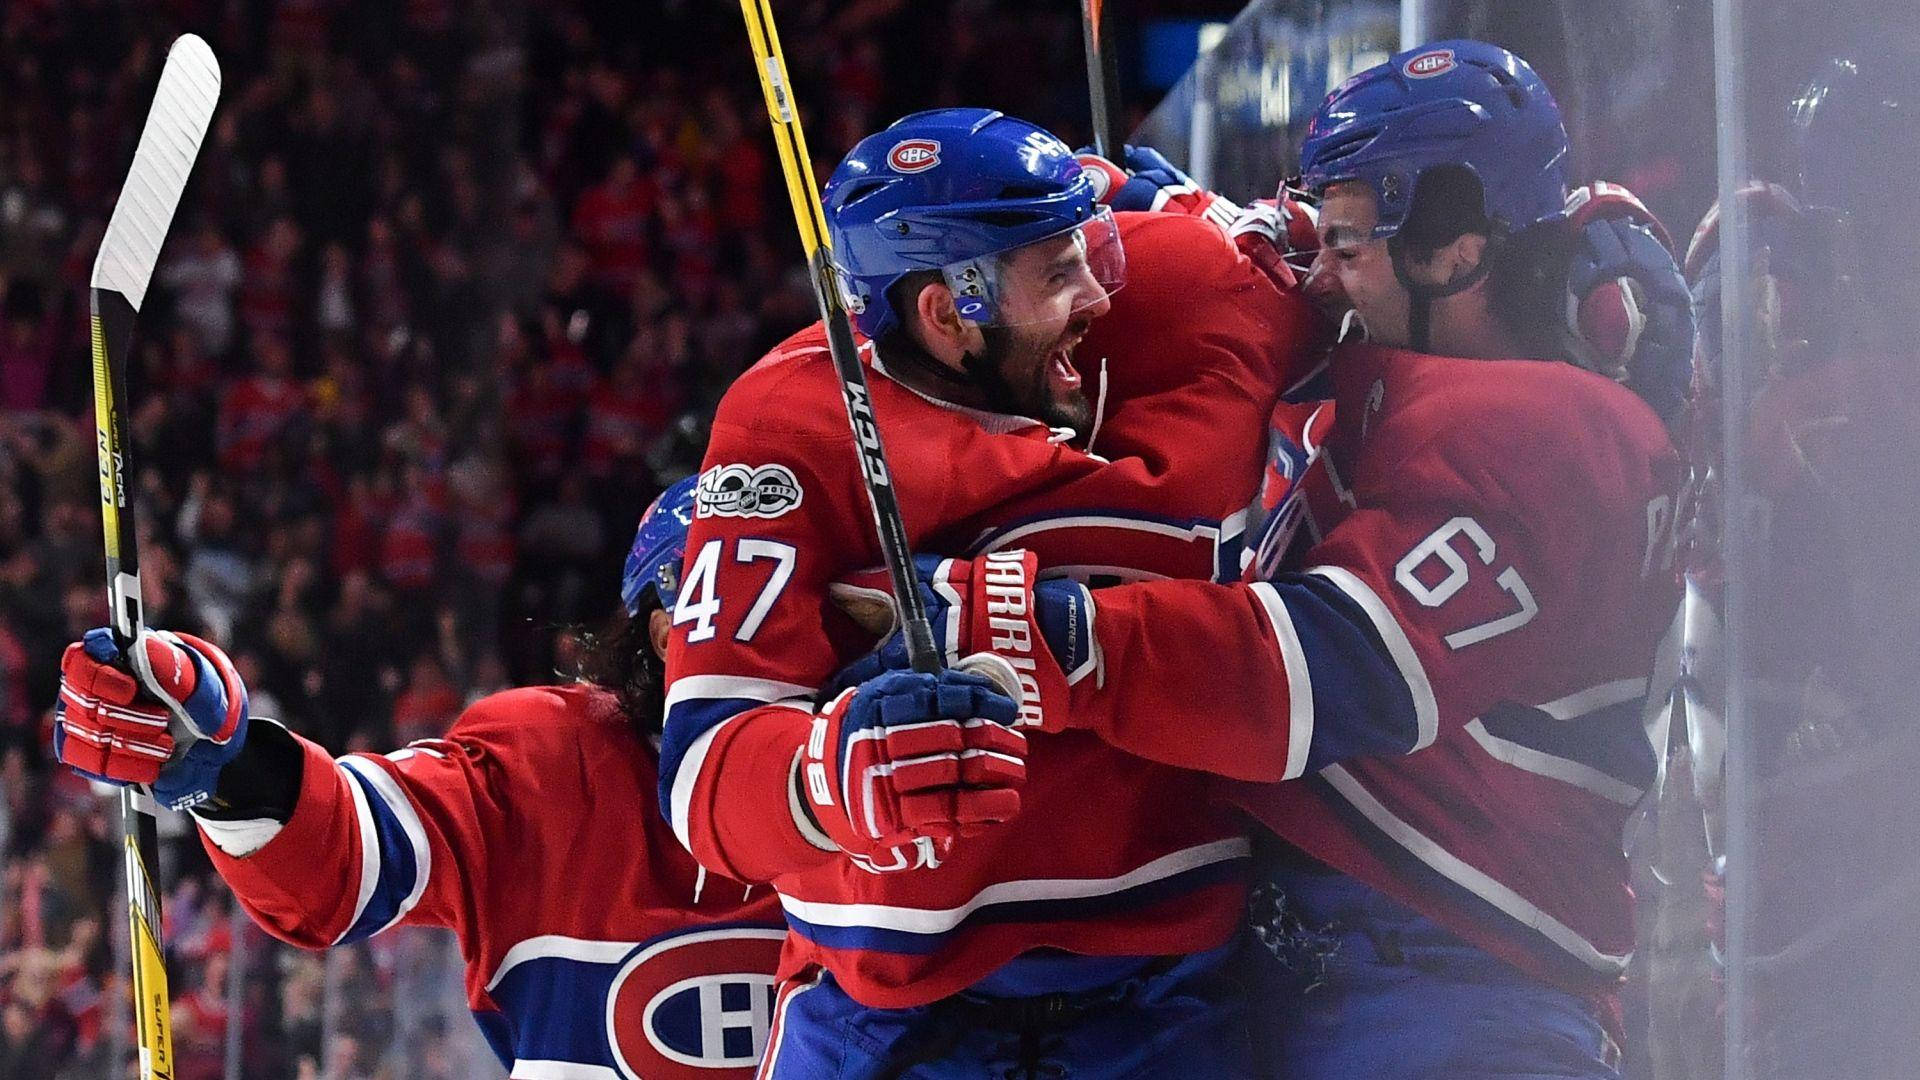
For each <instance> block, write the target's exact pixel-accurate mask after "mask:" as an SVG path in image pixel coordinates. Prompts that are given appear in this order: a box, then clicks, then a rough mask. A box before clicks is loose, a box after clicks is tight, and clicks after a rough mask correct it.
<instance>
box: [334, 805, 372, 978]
mask: <svg viewBox="0 0 1920 1080" xmlns="http://www.w3.org/2000/svg"><path fill="white" fill-rule="evenodd" d="M335 780H336V782H337V783H341V784H345V785H346V788H347V795H348V796H349V797H350V798H352V799H353V816H354V818H355V820H357V821H358V822H359V823H360V889H359V893H358V895H357V896H356V897H355V898H354V901H353V914H352V915H351V916H349V917H348V918H347V922H346V925H345V926H342V927H341V928H340V933H339V935H338V936H336V937H335V938H334V939H333V944H335V945H338V944H340V942H341V941H342V940H343V939H344V938H345V937H346V936H347V934H348V933H349V932H351V931H352V930H353V928H354V927H355V926H356V925H358V924H359V922H360V916H361V915H362V914H363V913H364V912H365V911H366V910H367V901H369V900H371V899H373V889H374V886H375V885H378V884H379V883H380V835H379V833H377V832H375V831H374V827H373V809H372V808H371V807H369V806H368V805H367V794H366V791H365V790H364V789H363V788H361V786H360V785H359V783H357V782H356V781H355V780H354V779H353V778H352V777H350V776H347V775H345V774H344V773H341V774H337V775H336V777H335Z"/></svg>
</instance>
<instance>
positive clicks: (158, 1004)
mask: <svg viewBox="0 0 1920 1080" xmlns="http://www.w3.org/2000/svg"><path fill="white" fill-rule="evenodd" d="M219 99H220V64H219V62H218V61H216V60H215V59H214V57H213V50H211V49H209V48H207V43H206V42H204V41H202V40H200V39H199V38H198V37H195V36H194V35H192V34H185V35H182V36H181V37H179V38H178V39H176V40H175V41H174V43H173V47H172V48H171V49H170V50H168V52H167V63H166V66H165V67H164V68H163V69H162V70H161V72H160V86H159V89H157V90H155V91H154V96H153V107H152V108H151V109H150V110H149V111H148V113H147V124H146V127H144V128H142V129H141V132H140V143H139V146H138V147H136V148H135V150H134V153H133V166H132V167H131V168H130V169H128V170H127V181H126V184H125V185H124V186H123V187H121V189H120V199H119V201H118V202H116V203H115V204H114V207H113V216H112V218H110V219H109V220H108V222H107V231H106V234H105V235H104V236H103V237H101V240H100V254H99V255H98V257H96V258H95V259H94V263H93V280H92V289H91V307H92V315H93V320H92V321H93V326H92V330H93V334H92V339H93V405H94V414H93V415H94V431H95V436H96V437H95V446H96V448H97V450H98V451H99V456H100V522H101V525H102V526H103V528H104V531H105V533H106V552H107V601H108V605H109V607H110V609H111V617H112V622H113V636H114V639H115V641H116V642H117V643H118V644H119V646H120V650H121V652H122V653H123V654H124V655H125V656H126V657H127V659H128V661H129V662H130V663H131V664H132V665H133V667H134V669H135V671H136V672H137V673H138V674H139V675H140V677H141V681H142V682H143V683H146V684H148V685H151V684H152V672H151V671H148V670H146V667H147V661H146V652H145V650H142V649H138V648H135V647H134V643H135V641H136V639H138V637H139V636H140V629H141V626H142V622H143V616H142V613H141V610H140V548H139V542H138V539H137V537H136V535H135V531H134V520H133V507H132V503H131V501H130V498H129V489H130V488H131V487H132V486H133V485H132V483H131V482H130V481H129V477H130V476H131V475H132V472H133V461H132V456H131V455H132V448H131V445H130V444H129V442H128V439H127V420H126V401H127V378H126V367H127V358H128V350H129V349H130V348H131V347H132V342H133V322H134V318H135V316H136V315H138V314H139V311H140V305H141V303H142V302H143V301H145V299H146V296H147V284H148V283H149V282H150V281H152V280H153V267H154V263H155V262H156V261H158V259H159V257H160V245H161V244H162V243H163V242H165V240H166V238H167V227H168V226H169V225H170V224H171V223H172V221H173V212H174V210H175V208H177V207H178V206H179V205H180V193H181V191H182V190H183V189H184V188H185V187H186V185H187V175H188V174H189V173H191V172H192V171H193V161H194V158H195V157H197V156H198V155H199V153H200V141H201V139H203V138H204V137H205V136H206V133H207V124H208V122H209V121H210V120H211V119H212V118H213V108H214V105H215V104H216V103H218V101H219ZM163 700H164V698H163ZM138 798H139V796H137V795H136V794H135V792H134V790H133V789H132V788H131V787H127V788H122V789H121V792H120V824H121V829H122V831H123V833H124V840H123V845H122V847H123V854H124V862H125V867H126V876H127V918H128V923H129V929H130V932H131V935H132V946H133V952H132V958H133V1015H134V1028H135V1036H136V1039H137V1041H138V1045H139V1051H140V1077H141V1080H171V1078H172V1076H173V1034H172V1029H171V1025H170V1024H169V1021H168V1016H167V1003H168V998H167V968H166V961H165V959H164V958H163V956H162V953H161V948H160V930H161V923H160V893H159V891H158V890H157V889H155V888H154V885H153V877H152V868H153V867H154V866H155V865H156V858H157V854H158V847H159V842H158V840H157V838H156V836H155V830H154V821H153V817H152V815H151V813H150V812H149V810H147V809H146V808H143V807H142V806H141V805H140V803H139V802H138V801H137V799H138Z"/></svg>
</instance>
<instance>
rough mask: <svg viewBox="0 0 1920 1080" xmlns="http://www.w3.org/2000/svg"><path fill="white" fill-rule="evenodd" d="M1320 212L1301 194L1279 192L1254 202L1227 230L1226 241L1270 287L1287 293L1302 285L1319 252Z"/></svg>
mask: <svg viewBox="0 0 1920 1080" xmlns="http://www.w3.org/2000/svg"><path fill="white" fill-rule="evenodd" d="M1319 229H1320V211H1319V208H1317V207H1316V206H1314V205H1313V202H1312V201H1311V199H1309V197H1308V196H1307V195H1306V194H1305V193H1304V192H1299V191H1293V190H1291V189H1289V188H1284V187H1283V188H1281V189H1280V194H1279V196H1278V197H1276V198H1272V199H1255V200H1254V201H1253V202H1252V203H1251V204H1249V205H1248V206H1247V207H1246V209H1244V210H1242V211H1240V216H1238V217H1236V218H1234V219H1233V221H1232V222H1231V223H1229V224H1228V226H1227V238H1228V239H1229V240H1232V241H1233V246H1234V247H1236V248H1239V249H1240V254H1242V255H1245V256H1246V257H1247V258H1249V259H1251V260H1253V264H1254V265H1255V266H1258V267H1259V268H1260V269H1261V270H1263V271H1265V272H1266V274H1267V276H1268V277H1270V278H1272V279H1273V280H1274V283H1275V284H1277V285H1279V286H1280V287H1281V288H1283V289H1291V288H1293V287H1294V286H1296V285H1298V284H1299V283H1300V282H1301V281H1303V280H1304V279H1305V278H1306V276H1307V270H1308V268H1309V267H1310V266H1312V264H1313V257H1314V255H1315V254H1317V253H1318V252H1319V251H1320V232H1319Z"/></svg>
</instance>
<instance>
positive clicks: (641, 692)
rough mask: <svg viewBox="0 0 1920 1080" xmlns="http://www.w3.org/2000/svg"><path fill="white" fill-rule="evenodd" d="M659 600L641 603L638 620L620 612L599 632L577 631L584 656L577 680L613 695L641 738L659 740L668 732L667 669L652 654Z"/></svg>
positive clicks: (576, 666) (577, 667)
mask: <svg viewBox="0 0 1920 1080" xmlns="http://www.w3.org/2000/svg"><path fill="white" fill-rule="evenodd" d="M659 610H660V603H659V601H657V600H650V601H648V602H646V603H643V604H642V605H641V607H640V611H639V613H638V614H635V615H631V616H629V615H627V614H626V613H625V612H622V613H620V614H618V615H615V616H613V617H612V618H610V619H608V620H607V621H606V622H604V623H602V624H601V625H600V627H599V628H598V629H595V630H589V629H586V628H585V627H581V628H579V629H578V630H577V631H576V633H577V634H578V635H579V638H580V655H579V659H578V660H577V661H576V662H575V664H574V670H573V677H574V678H576V679H579V680H581V681H583V682H590V683H592V684H594V685H595V686H598V687H600V688H601V689H603V690H606V691H608V692H610V693H611V694H613V696H614V697H615V698H616V699H617V700H618V701H619V702H620V709H621V711H622V712H625V713H626V714H627V718H628V719H630V720H632V721H633V727H634V730H635V731H637V732H639V733H640V734H641V735H658V734H660V732H661V730H662V729H663V727H664V726H665V717H664V716H663V713H664V712H665V710H666V687H667V664H666V661H664V660H662V659H660V657H659V656H657V655H655V653H654V651H653V634H652V632H651V630H650V626H651V623H652V615H653V613H654V612H656V611H659Z"/></svg>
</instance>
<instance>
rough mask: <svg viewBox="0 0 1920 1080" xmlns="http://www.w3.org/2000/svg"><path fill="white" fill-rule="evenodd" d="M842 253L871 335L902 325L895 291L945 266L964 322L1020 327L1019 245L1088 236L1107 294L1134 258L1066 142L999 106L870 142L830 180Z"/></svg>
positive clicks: (909, 122) (928, 116)
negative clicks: (1012, 275)
mask: <svg viewBox="0 0 1920 1080" xmlns="http://www.w3.org/2000/svg"><path fill="white" fill-rule="evenodd" d="M824 201H825V207H826V213H827V227H828V229H829V231H830V233H831V238H832V243H833V256H834V261H835V264H836V265H837V266H838V268H839V271H840V278H841V283H842V286H843V288H844V289H845V291H846V293H847V306H848V310H849V311H851V312H852V313H853V315H854V322H855V325H857V326H858V327H859V328H860V332H861V333H863V334H865V335H867V337H869V338H879V337H881V336H883V335H885V334H886V333H887V332H888V331H889V330H892V329H893V328H894V327H895V326H897V325H898V324H899V313H897V312H895V311H894V310H893V305H892V304H891V303H890V302H889V301H888V298H887V290H888V289H889V288H891V287H892V286H893V284H894V283H895V282H897V281H899V280H900V279H901V278H902V277H904V276H905V275H907V274H910V273H913V272H915V271H922V270H938V271H941V272H942V273H943V275H944V276H945V278H946V281H947V284H948V286H949V287H950V288H951V289H952V290H953V294H954V305H955V307H956V308H957V309H958V311H959V313H960V316H961V317H962V318H965V319H968V320H970V321H972V322H975V323H980V324H983V325H994V324H1006V323H1012V322H1018V321H1020V319H1019V316H1018V314H1017V312H1016V311H1015V310H1014V305H1012V304H1011V303H1010V302H1009V301H1010V300H1011V299H1012V298H1011V297H1010V296H1009V295H1008V294H1007V293H1006V291H1005V289H1004V284H1005V282H1004V275H1003V273H1002V271H1003V269H1004V266H1005V259H1006V257H1007V256H1008V255H1010V254H1011V253H1012V252H1014V251H1015V250H1017V249H1020V248H1023V247H1026V246H1028V245H1030V244H1036V243H1039V242H1041V241H1043V240H1049V239H1052V238H1055V237H1058V236H1061V235H1062V234H1065V233H1068V232H1072V231H1075V230H1078V234H1077V238H1078V240H1079V246H1080V248H1081V250H1082V252H1084V254H1085V256H1086V263H1087V268H1088V270H1089V271H1090V272H1091V274H1092V276H1093V278H1094V279H1095V281H1097V282H1098V284H1099V285H1100V287H1101V289H1102V290H1104V292H1094V291H1092V290H1086V292H1088V293H1091V294H1092V295H1091V298H1090V299H1088V300H1086V301H1085V302H1084V303H1079V304H1078V305H1077V306H1079V307H1085V306H1090V305H1091V304H1092V303H1096V302H1098V300H1099V299H1101V298H1103V297H1104V295H1105V293H1110V292H1112V291H1113V290H1114V289H1116V288H1118V287H1119V286H1120V284H1121V281H1122V275H1123V273H1124V268H1125V259H1124V256H1123V255H1122V254H1121V249H1120V242H1119V233H1118V231H1117V230H1116V229H1115V228H1114V226H1113V217H1112V214H1111V213H1109V212H1108V211H1107V209H1106V208H1105V207H1103V206H1101V205H1100V204H1099V201H1098V199H1097V198H1096V195H1095V189H1094V182H1093V178H1092V177H1091V176H1088V175H1086V174H1084V173H1082V171H1081V168H1080V164H1079V162H1077V161H1075V160H1074V156H1073V151H1072V150H1070V149H1068V147H1067V144H1066V143H1063V142H1061V141H1060V140H1059V139H1058V138H1055V137H1054V136H1053V135H1051V134H1049V133H1048V132H1047V131H1045V130H1044V129H1042V128H1039V127H1035V126H1034V125H1032V124H1029V123H1027V122H1026V121H1024V120H1016V119H1014V118H1013V117H1011V116H1007V115H1005V114H1003V113H999V112H995V111H993V110H991V109H934V110H931V111H928V112H919V113H913V114H912V115H910V116H906V117H903V118H901V119H900V120H898V121H896V122H895V123H894V124H893V125H892V126H891V127H889V128H887V129H886V130H884V131H881V132H879V133H878V134H875V135H870V136H868V137H867V138H865V139H862V140H861V141H860V142H859V144H858V145H856V146H855V147H854V148H853V149H852V151H850V152H849V153H848V154H847V156H846V158H845V159H844V160H842V161H841V162H840V167H839V168H837V169H835V170H834V172H833V176H832V177H830V178H829V179H828V180H827V186H826V193H825V200H824Z"/></svg>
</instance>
